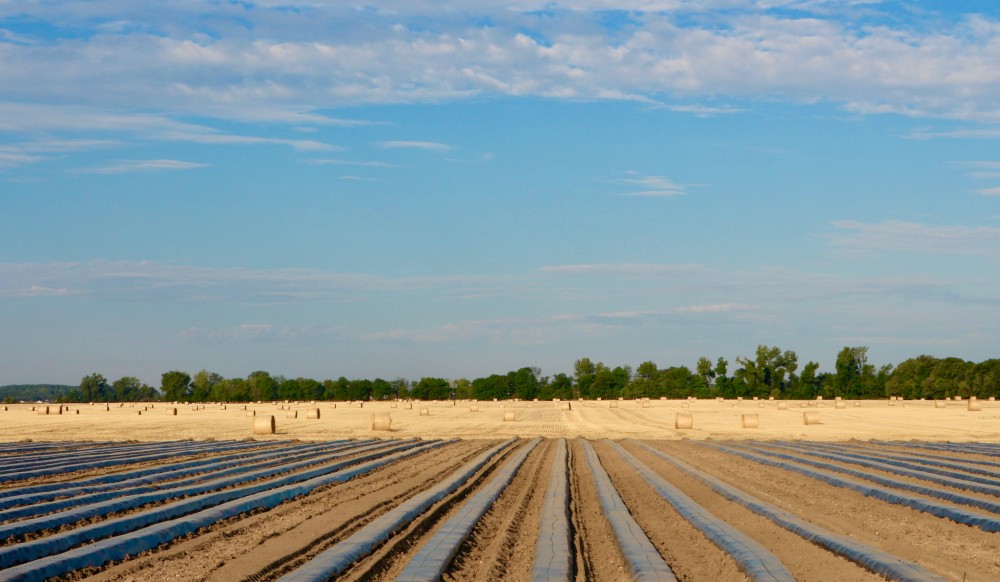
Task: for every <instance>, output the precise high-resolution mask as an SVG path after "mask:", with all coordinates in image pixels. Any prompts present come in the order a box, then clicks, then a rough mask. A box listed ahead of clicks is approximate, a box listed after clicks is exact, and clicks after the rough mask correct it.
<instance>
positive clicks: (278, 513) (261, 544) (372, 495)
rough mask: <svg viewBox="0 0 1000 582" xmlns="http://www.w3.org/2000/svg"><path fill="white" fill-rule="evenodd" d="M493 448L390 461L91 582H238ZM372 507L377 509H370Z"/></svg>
mask: <svg viewBox="0 0 1000 582" xmlns="http://www.w3.org/2000/svg"><path fill="white" fill-rule="evenodd" d="M495 443H496V441H458V442H456V443H454V444H450V445H445V446H444V447H442V448H439V449H434V450H431V451H427V452H426V453H425V454H424V455H421V456H420V457H417V458H415V459H407V460H405V461H404V462H401V463H393V464H391V465H389V466H387V467H382V468H380V469H376V470H375V471H373V472H371V473H368V474H365V475H361V476H359V477H356V478H355V479H352V480H351V481H348V482H346V483H340V484H336V485H333V486H330V487H327V488H323V489H321V490H317V491H314V492H313V493H311V494H309V495H307V496H304V497H301V498H299V499H296V500H293V501H290V502H288V503H285V504H282V505H280V506H278V507H276V508H274V509H272V510H269V511H257V512H252V513H250V514H245V515H242V516H239V517H236V518H233V519H230V520H225V521H224V522H221V523H219V524H216V525H215V526H213V527H212V528H207V529H204V530H201V531H199V532H198V533H197V534H196V535H194V536H189V537H188V538H186V539H183V540H179V541H177V542H175V543H173V544H170V545H169V546H161V547H160V548H158V549H157V550H155V551H153V552H148V553H146V554H144V555H143V556H141V557H139V558H138V559H133V560H129V561H128V562H124V563H122V564H119V565H115V566H111V567H109V568H106V569H105V570H103V571H101V572H100V573H98V574H97V575H96V576H94V577H93V578H90V579H93V580H102V581H107V580H144V581H146V580H149V581H157V580H172V581H173V580H207V579H209V578H212V577H215V576H216V575H217V573H218V572H223V571H225V572H239V576H237V577H226V578H223V579H226V580H238V579H241V578H242V577H245V576H249V575H252V574H254V573H256V572H257V571H259V570H260V569H261V568H264V567H266V566H267V565H268V564H270V563H272V562H274V561H275V560H278V559H280V558H282V557H284V556H286V555H288V554H289V553H293V552H295V551H296V550H298V549H301V548H302V547H303V546H304V545H308V544H309V543H311V542H313V541H314V540H315V539H316V538H317V537H320V536H322V535H323V534H324V533H327V532H330V531H331V530H333V531H337V530H338V528H341V529H344V528H345V527H346V528H347V529H349V530H350V531H353V529H356V528H357V527H361V526H362V525H363V523H366V522H367V521H368V520H370V519H373V518H374V517H375V516H376V515H377V514H381V513H383V512H384V511H386V510H388V509H389V508H388V507H385V504H388V505H390V506H391V504H392V500H394V499H396V498H398V497H399V496H400V495H407V492H408V491H409V490H410V489H413V488H418V487H423V488H426V487H430V486H431V485H432V484H433V483H434V482H436V481H438V480H439V474H440V473H441V471H442V467H451V466H453V467H454V468H457V467H458V466H459V465H460V464H461V463H462V462H465V460H467V459H468V458H471V457H472V456H475V455H476V454H478V453H479V452H481V451H482V450H484V449H485V448H487V447H488V446H490V445H492V444H495ZM411 494H412V493H411ZM380 504H381V505H380ZM376 505H378V507H373V506H376ZM359 520H360V521H361V522H363V523H359ZM341 533H343V532H341ZM289 536H291V538H289ZM248 564H253V566H249V565H248ZM243 570H245V571H243Z"/></svg>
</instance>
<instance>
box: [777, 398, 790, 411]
mask: <svg viewBox="0 0 1000 582" xmlns="http://www.w3.org/2000/svg"><path fill="white" fill-rule="evenodd" d="M778 410H788V403H787V402H785V401H784V400H782V401H780V402H778Z"/></svg>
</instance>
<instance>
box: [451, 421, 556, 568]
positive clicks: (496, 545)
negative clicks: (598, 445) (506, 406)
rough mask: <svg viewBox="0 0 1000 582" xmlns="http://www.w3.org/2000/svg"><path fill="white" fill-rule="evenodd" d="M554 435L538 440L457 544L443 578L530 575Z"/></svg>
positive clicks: (553, 450) (549, 469) (550, 464)
mask: <svg viewBox="0 0 1000 582" xmlns="http://www.w3.org/2000/svg"><path fill="white" fill-rule="evenodd" d="M554 453H555V441H554V440H552V439H548V440H546V441H544V442H542V443H541V444H540V445H539V446H538V447H537V448H536V449H535V450H534V451H532V453H531V455H529V456H528V458H527V459H525V462H524V464H523V465H521V469H520V470H519V471H518V473H517V476H515V478H514V480H513V481H511V484H510V485H509V486H507V489H505V490H504V492H503V493H502V494H501V495H500V497H498V498H497V500H496V501H495V502H494V503H493V505H492V507H490V510H489V511H488V512H487V513H486V515H484V516H483V519H481V520H480V521H479V523H478V524H477V525H476V528H475V529H474V530H473V531H472V535H471V536H470V537H469V539H468V540H466V542H465V543H464V544H462V547H461V548H460V549H459V552H458V555H456V556H455V560H454V561H453V562H452V564H451V567H450V568H449V571H448V572H447V573H446V574H445V576H444V577H443V579H444V580H445V581H449V582H450V581H455V582H459V581H463V582H464V581H471V582H477V581H479V580H505V581H507V580H509V581H511V582H521V581H528V580H531V564H532V559H533V558H534V555H535V542H536V541H537V540H538V529H539V524H540V521H541V516H542V504H543V503H544V501H545V488H546V486H547V485H548V476H549V473H550V472H551V470H552V456H553V454H554Z"/></svg>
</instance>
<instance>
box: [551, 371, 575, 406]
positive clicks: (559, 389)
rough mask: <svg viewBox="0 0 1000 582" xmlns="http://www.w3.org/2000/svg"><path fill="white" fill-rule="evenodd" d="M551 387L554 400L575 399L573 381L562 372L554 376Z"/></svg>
mask: <svg viewBox="0 0 1000 582" xmlns="http://www.w3.org/2000/svg"><path fill="white" fill-rule="evenodd" d="M549 387H550V390H551V391H552V396H551V397H552V398H558V399H560V400H570V399H571V398H573V379H572V378H570V377H569V376H568V375H566V374H564V373H562V372H559V373H558V374H556V375H555V376H552V382H551V383H550V384H549Z"/></svg>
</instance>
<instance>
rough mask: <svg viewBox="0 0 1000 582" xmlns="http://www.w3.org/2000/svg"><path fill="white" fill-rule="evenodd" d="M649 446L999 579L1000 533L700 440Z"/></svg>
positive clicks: (919, 559)
mask: <svg viewBox="0 0 1000 582" xmlns="http://www.w3.org/2000/svg"><path fill="white" fill-rule="evenodd" d="M648 443H649V444H650V445H651V446H653V447H655V448H657V449H659V450H662V451H664V452H666V453H668V454H671V455H674V456H676V457H677V458H679V459H681V460H683V461H685V462H687V463H690V464H692V465H694V466H696V467H697V468H698V469H700V470H702V471H704V472H706V473H709V474H711V475H712V476H714V477H717V478H719V479H721V480H723V481H725V482H726V483H728V484H730V485H733V486H734V487H738V488H740V489H742V490H744V491H746V492H748V493H750V494H752V495H755V496H757V497H760V498H761V499H764V500H766V501H769V502H771V503H774V504H776V505H778V506H779V507H781V508H782V509H785V510H786V511H789V512H791V513H794V514H796V515H798V516H800V517H803V518H805V519H807V520H808V521H810V522H812V523H815V524H816V525H818V526H820V527H823V528H825V529H827V530H829V531H831V532H834V533H838V534H841V535H848V536H851V537H854V538H856V539H858V540H859V541H862V542H864V543H867V544H871V545H873V546H876V547H878V548H880V549H882V550H884V551H886V552H889V553H891V554H893V555H896V556H899V557H900V558H903V559H905V560H909V561H912V562H916V563H918V564H920V565H921V566H923V567H925V568H927V569H928V570H931V571H932V572H936V573H938V574H941V575H943V576H947V577H949V578H952V579H955V580H963V579H965V580H968V581H969V582H972V581H984V582H985V581H995V580H998V579H1000V559H998V558H997V557H996V556H1000V534H997V533H986V532H983V531H981V530H978V529H975V528H971V527H969V526H965V525H960V524H957V523H954V522H951V521H949V520H946V519H942V518H938V517H934V516H931V515H927V514H924V513H921V512H919V511H916V510H913V509H910V508H907V507H901V506H898V505H892V504H889V503H885V502H882V501H878V500H875V499H871V498H869V497H865V496H863V495H861V494H859V493H855V492H853V491H849V490H846V489H842V488H839V487H834V486H833V485H829V484H827V483H823V482H821V481H818V480H816V479H810V478H808V477H806V476H804V475H799V474H798V473H793V472H791V471H787V470H785V469H779V468H777V467H767V466H764V465H760V464H758V463H754V462H752V461H749V460H746V459H741V458H738V457H735V456H733V455H729V454H726V453H724V452H722V451H718V450H714V449H711V448H709V447H706V446H703V445H697V444H692V443H685V442H683V441H649V442H648Z"/></svg>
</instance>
